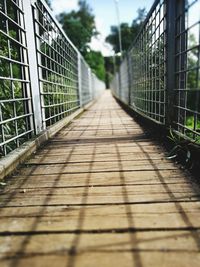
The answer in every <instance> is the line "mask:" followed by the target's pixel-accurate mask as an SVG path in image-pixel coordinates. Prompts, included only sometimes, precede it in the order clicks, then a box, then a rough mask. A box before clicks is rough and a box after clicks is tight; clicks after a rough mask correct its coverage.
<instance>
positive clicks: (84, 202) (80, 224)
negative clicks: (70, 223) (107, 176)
mask: <svg viewBox="0 0 200 267" xmlns="http://www.w3.org/2000/svg"><path fill="white" fill-rule="evenodd" d="M95 154H96V145H94V147H93V151H92V154H91V161H90V164H89V168H88V174H87V177H86V182H85V187H84V191H83V193H82V200H81V204H82V207H81V208H80V212H79V216H78V223H77V228H76V229H77V230H78V231H81V230H82V229H83V225H84V220H85V214H86V205H87V202H88V196H89V188H90V187H89V185H90V180H91V174H92V173H91V171H92V168H93V165H94V159H95ZM80 239H81V233H77V234H76V235H75V237H74V239H73V241H72V244H71V247H70V249H69V258H68V262H67V265H66V266H67V267H74V266H75V263H76V255H77V249H78V245H79V243H80Z"/></svg>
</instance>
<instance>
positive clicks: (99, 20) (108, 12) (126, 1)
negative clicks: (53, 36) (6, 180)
mask: <svg viewBox="0 0 200 267" xmlns="http://www.w3.org/2000/svg"><path fill="white" fill-rule="evenodd" d="M153 2H154V0H139V1H138V0H118V7H119V15H120V22H127V23H129V24H131V23H132V21H133V19H134V18H136V17H137V10H138V9H139V8H143V7H145V8H146V10H147V11H149V10H150V8H151V6H152V4H153ZM51 3H52V8H53V12H54V15H57V14H59V13H61V12H70V11H71V10H73V9H74V10H77V9H78V0H51ZM87 3H88V4H89V5H90V6H91V8H92V10H93V14H94V15H95V22H96V27H97V31H98V32H99V33H100V35H99V36H98V37H97V38H93V39H92V41H91V44H90V47H91V49H93V50H95V51H101V52H102V54H103V55H104V56H109V55H111V54H112V53H113V51H112V47H111V46H110V45H109V44H107V43H105V38H106V36H107V35H108V34H109V33H110V27H111V26H112V25H117V24H118V20H117V14H116V4H115V0H87Z"/></svg>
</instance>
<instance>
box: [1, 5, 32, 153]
mask: <svg viewBox="0 0 200 267" xmlns="http://www.w3.org/2000/svg"><path fill="white" fill-rule="evenodd" d="M33 131H34V127H33V111H32V106H31V88H30V79H29V64H28V57H27V43H26V33H25V25H24V12H23V7H22V1H21V0H18V1H12V0H6V1H5V0H3V1H1V2H0V157H1V156H4V155H6V154H7V153H9V152H10V151H12V150H13V149H15V148H17V147H19V146H20V145H21V144H22V143H23V142H24V141H26V140H27V139H28V138H29V137H31V136H32V133H33Z"/></svg>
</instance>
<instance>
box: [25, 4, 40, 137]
mask: <svg viewBox="0 0 200 267" xmlns="http://www.w3.org/2000/svg"><path fill="white" fill-rule="evenodd" d="M32 2H33V1H31V0H23V7H24V20H25V27H26V38H27V47H28V60H29V70H30V82H31V91H32V103H33V113H34V123H35V132H36V134H38V133H40V132H41V131H42V130H43V127H42V117H41V114H42V110H41V99H40V88H39V77H38V65H37V54H36V53H37V52H36V45H35V38H34V20H33V13H32Z"/></svg>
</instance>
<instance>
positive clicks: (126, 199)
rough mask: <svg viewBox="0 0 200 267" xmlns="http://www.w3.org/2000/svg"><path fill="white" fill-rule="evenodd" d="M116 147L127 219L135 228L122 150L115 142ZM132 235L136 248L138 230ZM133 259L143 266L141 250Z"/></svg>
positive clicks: (135, 253) (135, 264)
mask: <svg viewBox="0 0 200 267" xmlns="http://www.w3.org/2000/svg"><path fill="white" fill-rule="evenodd" d="M115 148H116V154H117V156H118V160H119V161H118V166H119V170H120V172H119V176H120V180H121V184H122V196H123V201H124V205H125V210H126V216H127V220H128V226H129V228H134V225H135V223H134V218H133V215H132V210H131V206H130V205H127V204H128V203H130V201H129V196H128V191H127V186H126V179H125V176H124V172H123V165H122V160H121V156H120V151H119V148H118V145H117V144H115ZM129 235H130V243H131V246H132V244H133V245H134V247H135V248H137V247H138V244H139V240H138V239H137V236H136V232H134V233H129ZM132 259H133V266H137V267H142V266H143V265H142V259H141V256H140V253H139V252H134V253H132Z"/></svg>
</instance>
